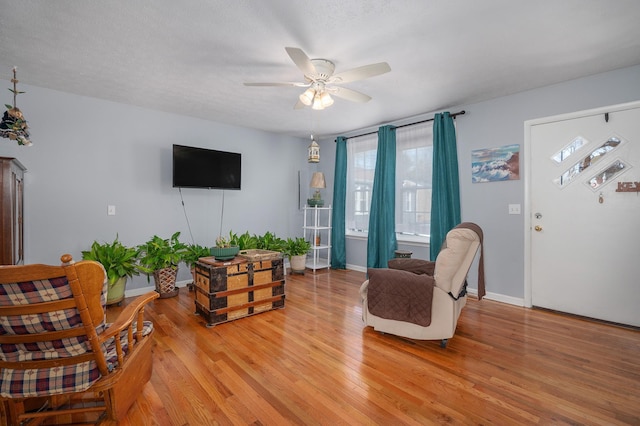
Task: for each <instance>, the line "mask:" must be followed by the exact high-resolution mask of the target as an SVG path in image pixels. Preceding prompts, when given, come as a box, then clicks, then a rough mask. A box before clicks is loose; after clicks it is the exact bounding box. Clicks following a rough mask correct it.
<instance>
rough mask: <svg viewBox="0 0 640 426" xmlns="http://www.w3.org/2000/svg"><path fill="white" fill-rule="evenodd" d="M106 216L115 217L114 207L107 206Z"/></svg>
mask: <svg viewBox="0 0 640 426" xmlns="http://www.w3.org/2000/svg"><path fill="white" fill-rule="evenodd" d="M107 215H108V216H115V215H116V206H112V205H109V206H107Z"/></svg>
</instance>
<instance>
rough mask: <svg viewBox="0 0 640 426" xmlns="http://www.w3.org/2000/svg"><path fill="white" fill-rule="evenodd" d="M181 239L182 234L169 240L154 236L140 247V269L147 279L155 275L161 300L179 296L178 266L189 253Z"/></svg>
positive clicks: (176, 234)
mask: <svg viewBox="0 0 640 426" xmlns="http://www.w3.org/2000/svg"><path fill="white" fill-rule="evenodd" d="M179 237H180V232H176V233H174V234H173V235H172V236H171V238H167V239H163V238H160V237H159V236H157V235H154V236H153V237H152V238H151V239H150V240H148V241H147V242H146V243H144V244H141V245H140V246H138V249H139V250H140V261H139V262H140V269H141V270H142V271H143V272H144V273H146V274H147V278H148V277H149V275H153V278H154V280H155V283H156V291H157V292H158V293H160V297H161V298H165V297H173V296H176V295H177V294H178V289H177V288H176V286H175V283H176V277H177V274H178V265H179V264H180V262H181V261H182V260H183V256H184V255H185V253H186V251H187V246H186V244H184V243H181V242H180V240H179Z"/></svg>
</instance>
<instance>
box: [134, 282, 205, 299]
mask: <svg viewBox="0 0 640 426" xmlns="http://www.w3.org/2000/svg"><path fill="white" fill-rule="evenodd" d="M192 282H193V280H184V281H176V286H177V287H186V286H187V284H191V283H192ZM155 289H156V286H155V285H150V286H147V287H140V288H134V289H131V290H125V292H124V297H136V296H140V295H141V294H145V293H148V292H150V291H154V290H155Z"/></svg>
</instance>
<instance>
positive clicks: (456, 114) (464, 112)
mask: <svg viewBox="0 0 640 426" xmlns="http://www.w3.org/2000/svg"><path fill="white" fill-rule="evenodd" d="M465 114H466V111H465V110H462V111H459V112H454V113H453V114H450V116H451V118H456V117H457V116H459V115H465ZM433 120H434V118H427V119H426V120H422V121H416V122H415V123H407V124H401V125H400V126H394V129H400V128H402V127H407V126H413V125H416V124H422V123H428V122H429V121H433ZM376 133H378V131H377V130H375V131H373V132H369V133H363V134H361V135H355V136H349V137H348V138H347V139H351V138H359V137H361V136H369V135H375V134H376ZM334 142H335V140H334Z"/></svg>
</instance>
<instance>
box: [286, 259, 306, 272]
mask: <svg viewBox="0 0 640 426" xmlns="http://www.w3.org/2000/svg"><path fill="white" fill-rule="evenodd" d="M306 261H307V255H306V254H301V255H299V256H290V257H289V264H290V265H291V272H296V273H299V274H304V268H305V263H306Z"/></svg>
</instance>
